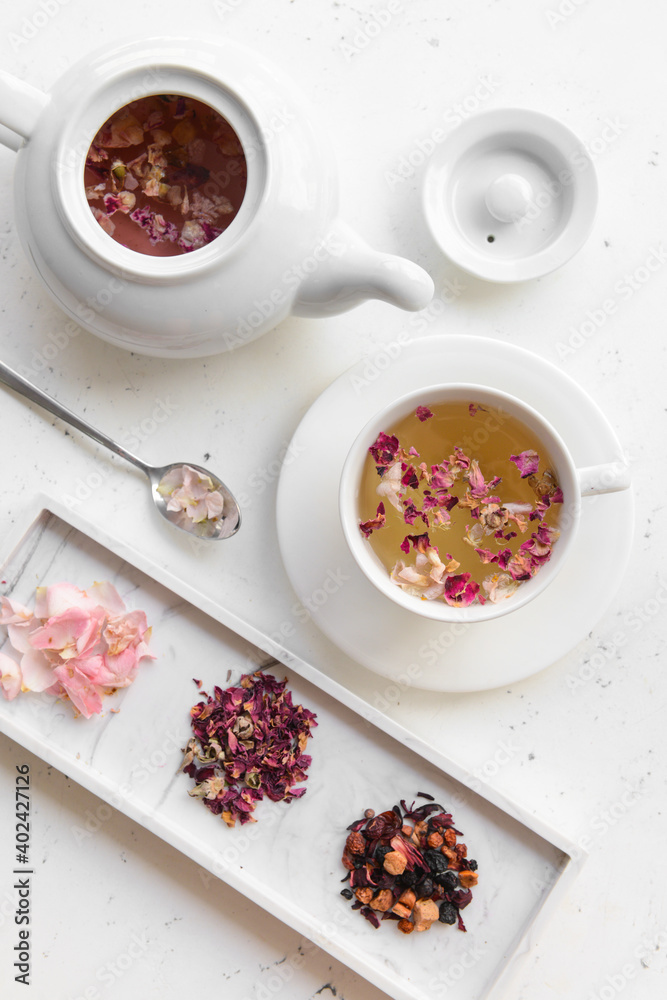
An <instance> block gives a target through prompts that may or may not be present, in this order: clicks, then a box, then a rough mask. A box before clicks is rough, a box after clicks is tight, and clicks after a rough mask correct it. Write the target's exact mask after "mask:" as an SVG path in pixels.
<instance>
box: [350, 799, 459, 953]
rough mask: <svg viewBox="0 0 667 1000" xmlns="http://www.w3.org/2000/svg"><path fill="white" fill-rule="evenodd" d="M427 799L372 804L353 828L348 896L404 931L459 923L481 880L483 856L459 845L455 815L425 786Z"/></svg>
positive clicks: (369, 916)
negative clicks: (381, 807) (381, 808)
mask: <svg viewBox="0 0 667 1000" xmlns="http://www.w3.org/2000/svg"><path fill="white" fill-rule="evenodd" d="M418 798H425V799H428V800H430V801H428V802H427V803H426V804H424V805H420V806H415V803H414V802H413V803H412V805H410V806H408V805H407V804H406V803H405V801H404V800H401V804H400V806H397V805H395V806H394V807H393V808H392V809H389V810H387V811H385V812H382V813H380V814H379V815H378V816H376V815H375V813H374V811H373V810H372V809H367V810H366V812H365V813H364V816H363V817H362V819H359V820H356V821H355V822H354V823H351V824H350V826H349V827H348V830H349V831H350V833H349V835H348V837H347V840H346V842H345V848H344V850H343V857H342V863H343V866H344V867H345V868H346V869H347V875H346V876H345V878H344V879H343V881H344V882H348V883H349V888H345V889H342V890H341V896H343V897H344V898H345V899H348V900H351V901H352V909H353V910H359V912H360V913H361V915H362V916H363V917H365V918H366V920H368V921H369V923H371V924H372V926H373V927H376V928H377V927H379V926H380V923H381V921H383V920H395V921H397V922H398V929H399V930H400V931H402V932H403V933H404V934H411V933H412V931H426V930H428V929H429V928H430V927H431V925H432V924H433V923H435V922H436V921H438V922H440V923H443V924H454V923H457V924H458V928H459V930H461V931H465V929H466V928H465V924H464V923H463V919H462V917H461V910H463V909H464V908H465V907H466V906H468V904H469V903H470V902H471V901H472V888H473V887H474V886H475V885H477V862H476V861H474V860H472V859H468V856H467V855H468V848H467V847H466V845H465V844H462V843H459V842H458V838H459V837H460V836H462V834H461V832H460V831H459V830H457V829H455V827H454V820H453V817H452V815H451V813H449V812H447V810H446V809H444V808H443V807H442V806H441V805H438V803H437V802H434V801H432V799H433V797H432V796H431V795H427V794H425V793H424V792H419V793H418Z"/></svg>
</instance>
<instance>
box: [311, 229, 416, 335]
mask: <svg viewBox="0 0 667 1000" xmlns="http://www.w3.org/2000/svg"><path fill="white" fill-rule="evenodd" d="M311 257H312V260H313V261H314V262H316V266H315V268H314V269H313V271H312V272H311V273H310V274H309V275H308V276H307V277H306V278H305V279H304V280H303V281H302V283H301V285H300V287H299V291H298V294H297V298H296V301H295V302H294V305H293V307H292V311H293V313H294V314H295V315H296V316H332V315H335V314H336V313H341V312H346V311H347V310H348V309H352V308H353V307H354V306H357V305H359V304H360V303H361V302H365V301H367V300H368V299H381V300H382V301H383V302H389V303H390V304H391V305H395V306H398V308H399V309H408V310H411V311H416V310H418V309H423V308H424V307H425V306H427V305H428V303H429V302H430V301H431V299H432V298H433V293H434V285H433V281H432V279H431V277H430V275H428V274H427V273H426V271H424V270H423V268H421V267H419V265H418V264H414V263H413V262H412V261H411V260H406V259H405V258H404V257H395V256H392V255H391V254H385V253H379V252H378V251H377V250H373V249H372V248H371V247H370V246H369V245H368V244H367V243H366V242H365V241H364V240H362V239H361V237H360V236H358V235H357V234H356V233H355V232H354V231H353V230H352V229H351V228H350V227H349V226H348V225H346V224H345V223H344V222H340V221H338V222H335V223H334V224H333V226H332V227H331V229H330V231H329V233H328V235H327V237H326V238H325V239H324V240H322V242H321V243H320V244H319V245H318V247H317V248H316V251H315V253H314V254H313V255H311Z"/></svg>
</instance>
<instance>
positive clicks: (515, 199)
mask: <svg viewBox="0 0 667 1000" xmlns="http://www.w3.org/2000/svg"><path fill="white" fill-rule="evenodd" d="M532 197H533V189H532V187H531V185H530V183H529V181H527V180H526V178H525V177H522V176H521V175H520V174H503V175H502V176H501V177H497V178H496V180H495V181H494V182H493V184H491V185H490V186H489V188H488V190H487V192H486V198H485V201H486V207H487V208H488V210H489V212H490V213H491V215H492V216H493V217H494V219H497V220H498V222H516V221H517V219H521V218H523V216H524V215H525V214H526V212H527V211H528V207H529V205H530V203H531V201H532Z"/></svg>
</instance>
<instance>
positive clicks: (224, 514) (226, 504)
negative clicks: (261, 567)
mask: <svg viewBox="0 0 667 1000" xmlns="http://www.w3.org/2000/svg"><path fill="white" fill-rule="evenodd" d="M0 382H3V383H4V384H5V385H7V386H9V388H10V389H13V390H14V391H15V392H18V393H20V394H21V395H22V396H25V398H26V399H29V400H30V401H31V402H32V403H37V405H38V406H41V407H43V409H45V410H48V411H49V413H52V414H53V415H54V416H55V417H59V418H60V419H61V420H64V421H65V422H66V423H68V424H70V426H72V427H76V429H77V430H79V431H81V432H82V433H83V434H86V435H87V436H88V437H89V438H92V440H93V441H96V442H97V443H98V444H101V445H103V447H105V448H108V449H109V451H112V452H113V453H114V454H115V455H118V456H119V457H120V458H124V459H125V461H127V462H131V463H132V465H136V467H137V468H138V469H141V471H142V472H143V473H144V474H145V475H146V476H147V477H148V479H149V481H150V484H151V495H152V498H153V503H154V504H155V506H156V508H157V509H158V511H159V512H160V514H161V515H162V516H163V517H164V518H165V520H167V521H169V523H170V524H173V525H174V526H175V527H176V528H180V529H181V530H182V531H185V532H187V533H188V534H189V535H195V536H196V537H197V538H202V539H207V540H209V541H221V540H222V539H223V538H231V537H232V535H235V534H236V532H237V531H238V530H239V528H240V527H241V510H240V507H239V505H238V503H237V502H236V500H235V498H234V496H233V495H232V493H231V491H230V490H229V489H228V487H227V486H225V484H224V483H223V482H222V480H221V479H219V478H218V477H217V476H216V475H214V474H213V473H212V472H209V470H208V469H204V468H203V467H202V466H201V465H195V464H194V463H193V462H172V463H171V464H170V465H163V466H154V465H147V464H146V462H144V461H142V460H141V459H140V458H137V456H136V455H133V454H132V453H131V452H129V451H127V449H126V448H123V447H122V445H119V444H118V443H117V442H116V441H113V440H112V439H111V438H110V437H107V435H106V434H103V433H102V432H101V431H98V430H97V428H96V427H93V426H92V425H91V424H89V423H88V422H87V421H86V420H83V418H82V417H79V416H77V414H76V413H73V412H72V410H69V409H68V408H67V407H66V406H63V405H62V404H61V403H59V402H57V400H55V399H53V398H52V397H51V396H48V395H47V394H46V393H45V392H42V390H41V389H38V388H37V386H35V385H33V384H32V382H29V381H28V380H27V379H25V378H23V376H22V375H19V374H18V372H15V371H14V370H13V369H12V368H10V367H9V366H8V365H5V364H3V363H2V362H0ZM188 469H189V470H192V472H193V473H196V474H197V477H198V479H199V483H198V487H199V488H198V491H197V496H196V497H195V498H188V497H182V498H181V499H180V500H179V498H177V497H175V496H174V495H173V494H174V491H173V490H172V491H171V495H170V493H169V492H168V491H164V492H161V491H160V489H159V487H160V484H163V483H164V479H165V477H166V476H167V475H168V474H170V473H174V474H177V473H178V472H179V471H181V472H183V473H185V470H188ZM182 478H183V477H181V479H182ZM202 480H203V483H202ZM163 489H164V485H163ZM179 492H181V491H179ZM202 498H203V502H204V503H205V504H206V501H207V498H208V500H209V501H210V500H213V499H215V500H216V501H217V503H216V504H215V512H214V514H212V515H211V516H205V517H204V518H203V519H197V520H195V517H197V518H200V514H199V513H198V512H197V511H196V510H194V509H193V508H194V505H195V503H196V500H197V499H198V500H199V504H197V507H198V508H199V506H200V504H201V502H202ZM188 499H191V500H192V503H188V502H187V501H188ZM220 500H221V501H222V509H221V510H220V511H218V507H219V506H220ZM193 515H194V516H193Z"/></svg>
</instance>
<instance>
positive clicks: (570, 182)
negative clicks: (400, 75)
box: [423, 108, 598, 282]
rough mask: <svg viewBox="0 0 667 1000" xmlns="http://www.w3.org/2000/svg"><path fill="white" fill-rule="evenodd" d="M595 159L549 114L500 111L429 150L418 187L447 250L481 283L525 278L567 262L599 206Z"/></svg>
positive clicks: (489, 113) (468, 122)
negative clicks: (429, 155)
mask: <svg viewBox="0 0 667 1000" xmlns="http://www.w3.org/2000/svg"><path fill="white" fill-rule="evenodd" d="M597 199H598V185H597V177H596V172H595V167H594V165H593V161H592V159H591V157H590V155H589V153H588V152H587V150H586V148H585V146H584V145H583V143H582V142H581V140H580V139H578V138H577V136H576V135H574V133H573V132H571V131H570V129H568V128H567V127H566V126H565V125H563V124H562V123H561V122H559V121H557V120H556V119H554V118H551V117H549V116H548V115H545V114H542V113H541V112H538V111H529V110H527V109H523V108H500V109H497V110H493V111H485V112H482V113H481V114H478V115H474V116H473V117H471V118H468V119H467V120H466V121H464V122H463V123H462V124H461V125H459V126H458V127H457V128H455V129H454V130H453V131H452V132H451V133H450V134H449V135H448V136H447V137H446V138H445V139H444V140H443V142H442V143H441V144H440V145H439V146H438V147H437V148H436V150H435V151H434V152H433V154H432V156H431V159H430V162H429V164H428V167H427V170H426V174H425V178H424V188H423V205H424V211H425V214H426V219H427V221H428V224H429V227H430V229H431V232H432V234H433V236H434V238H435V240H436V242H437V243H438V245H439V246H440V248H441V249H442V250H443V251H444V253H445V254H446V255H447V256H448V257H449V258H450V260H452V261H453V262H454V263H455V264H458V265H459V266H460V267H462V268H463V269H464V270H466V271H468V272H470V273H471V274H474V275H476V276H477V277H479V278H485V279H486V280H488V281H497V282H510V281H525V280H527V279H529V278H537V277H539V276H540V275H543V274H548V273H549V271H553V270H555V269H556V268H557V267H560V266H561V264H564V263H565V262H566V261H567V260H569V259H570V257H572V256H573V254H575V253H576V252H577V250H579V248H580V247H581V246H582V245H583V243H584V241H585V240H586V238H587V237H588V235H589V233H590V231H591V228H592V226H593V221H594V218H595V212H596V209H597Z"/></svg>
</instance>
